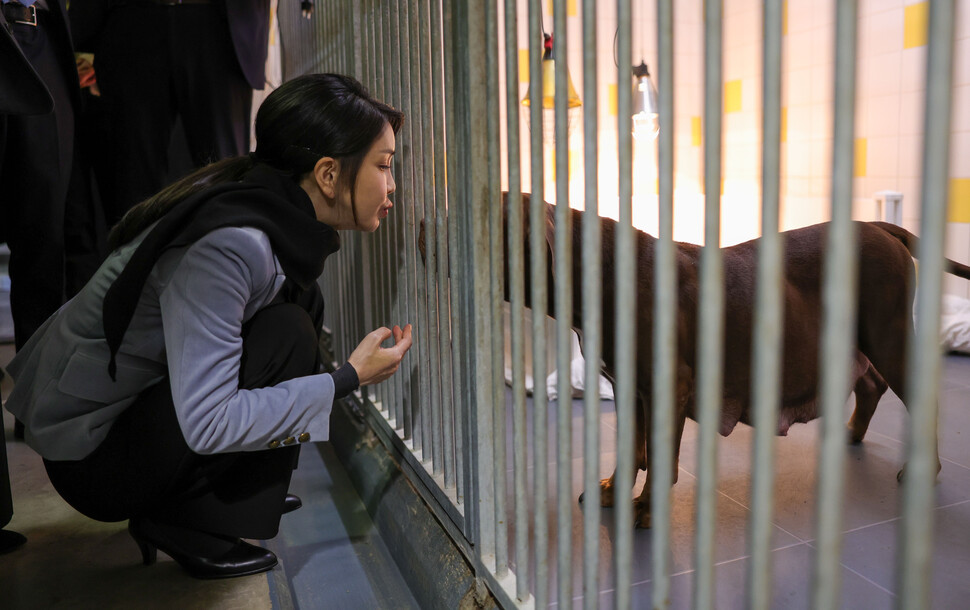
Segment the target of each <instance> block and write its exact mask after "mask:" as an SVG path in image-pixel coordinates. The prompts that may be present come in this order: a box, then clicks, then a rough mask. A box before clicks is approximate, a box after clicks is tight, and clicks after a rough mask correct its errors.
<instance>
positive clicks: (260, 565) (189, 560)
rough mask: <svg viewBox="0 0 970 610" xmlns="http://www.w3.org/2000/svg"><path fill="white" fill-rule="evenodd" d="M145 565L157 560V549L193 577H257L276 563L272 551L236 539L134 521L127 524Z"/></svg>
mask: <svg viewBox="0 0 970 610" xmlns="http://www.w3.org/2000/svg"><path fill="white" fill-rule="evenodd" d="M128 533H130V534H131V537H132V538H134V540H135V543H136V544H137V545H138V549H139V550H140V551H141V557H142V561H143V562H144V564H145V565H146V566H148V565H152V564H153V563H155V561H156V560H157V559H158V550H159V549H161V550H162V551H163V552H164V553H165V554H166V555H168V556H170V557H171V558H172V559H174V560H175V561H176V563H178V564H179V565H180V566H182V569H184V570H185V571H186V572H188V573H189V575H190V576H192V577H194V578H202V579H213V578H233V577H235V576H248V575H250V574H259V573H260V572H265V571H267V570H270V569H272V568H273V567H274V566H275V565H276V564H277V563H279V562H278V560H277V559H276V555H274V554H273V552H272V551H269V550H267V549H264V548H262V547H259V546H256V545H253V544H249V543H248V542H244V541H242V540H240V539H238V538H237V539H228V538H224V537H221V536H216V535H213V534H207V533H205V532H199V531H195V530H190V529H188V528H182V527H178V526H173V525H166V524H161V523H156V522H154V521H152V520H150V519H146V518H144V517H142V518H136V519H131V520H129V521H128Z"/></svg>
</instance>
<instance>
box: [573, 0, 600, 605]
mask: <svg viewBox="0 0 970 610" xmlns="http://www.w3.org/2000/svg"><path fill="white" fill-rule="evenodd" d="M598 58H599V53H598V51H597V48H596V3H595V2H594V1H593V0H585V1H584V2H583V99H584V100H585V102H584V107H583V151H584V155H585V158H584V166H583V174H584V187H585V201H584V202H583V228H582V261H583V262H582V278H580V280H581V281H582V292H583V302H582V307H583V356H584V358H585V366H586V370H585V377H584V380H585V381H584V384H583V387H584V388H585V391H584V392H583V434H584V440H583V497H584V498H585V499H586V501H585V502H584V504H583V607H584V608H588V609H590V610H593V609H595V608H597V607H598V606H599V551H600V548H599V546H600V545H599V536H600V503H599V495H600V486H599V470H600V426H599V421H600V394H599V378H600V362H601V360H602V357H603V356H602V354H603V347H602V345H603V340H602V326H603V301H602V298H603V297H602V294H603V285H602V282H601V280H600V276H601V274H602V272H603V270H602V255H601V253H600V243H601V241H602V239H601V236H600V219H599V199H598V192H597V189H598V186H599V183H598V181H597V171H598V167H599V148H598V146H597V144H598V143H597V139H598V132H597V128H598V124H597V112H598V111H599V105H598V104H597V99H596V96H597V90H596V87H597V83H598V81H597V74H596V61H597V59H598ZM574 279H575V278H574Z"/></svg>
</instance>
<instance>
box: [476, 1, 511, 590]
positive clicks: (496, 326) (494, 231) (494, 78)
mask: <svg viewBox="0 0 970 610" xmlns="http://www.w3.org/2000/svg"><path fill="white" fill-rule="evenodd" d="M499 61H500V58H499V56H498V7H497V6H496V4H495V2H487V3H486V4H485V69H486V72H485V78H486V80H485V83H486V87H485V99H486V106H485V107H486V108H487V109H488V110H487V121H488V122H487V125H488V131H487V138H488V158H489V160H490V163H489V164H488V167H487V171H488V190H487V193H488V195H487V198H486V200H485V202H484V205H485V206H486V207H487V210H488V224H489V232H488V235H489V250H488V261H489V265H490V272H489V278H490V281H489V284H490V287H491V291H490V292H489V293H488V294H489V298H488V306H489V314H490V317H491V320H490V321H489V325H490V328H491V329H492V330H491V333H490V337H489V338H490V340H491V345H490V350H491V351H490V352H487V353H489V354H490V355H491V359H492V362H491V364H492V366H491V379H490V382H491V384H492V402H491V407H492V408H493V409H494V413H493V415H492V422H493V426H494V427H493V432H492V434H493V437H492V443H493V444H494V453H493V458H494V460H495V467H494V479H493V481H494V487H493V488H492V502H493V508H494V510H495V575H496V576H497V577H498V578H502V577H504V576H505V574H506V573H507V572H508V568H509V550H508V546H509V542H508V541H509V537H508V531H507V530H508V526H507V523H508V519H507V518H506V514H505V511H506V490H505V480H506V479H505V474H506V469H507V468H506V442H505V420H506V418H505V411H506V408H505V375H504V368H505V363H504V357H505V333H504V332H503V324H502V300H503V299H502V292H503V291H502V279H503V278H502V275H503V274H502V234H503V231H502V209H501V206H500V205H499V200H498V199H497V195H499V192H500V191H501V188H502V187H501V172H500V168H499V158H500V157H499V156H500V155H501V151H500V148H501V146H500V140H499V138H500V135H499V129H500V124H499V123H500V121H499V103H500V101H499V93H498V91H499V89H498V68H499ZM478 94H479V95H481V92H480V91H479V92H478Z"/></svg>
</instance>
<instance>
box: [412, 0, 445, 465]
mask: <svg viewBox="0 0 970 610" xmlns="http://www.w3.org/2000/svg"><path fill="white" fill-rule="evenodd" d="M429 4H430V2H421V3H420V5H419V7H418V9H419V12H418V42H419V44H420V55H421V61H420V62H419V63H420V65H421V99H422V100H423V103H422V104H421V124H422V125H423V126H424V129H423V130H422V136H423V141H422V143H421V147H422V151H423V158H422V162H421V170H422V174H423V178H424V186H423V193H422V196H423V199H424V227H425V248H424V249H425V252H426V253H427V256H428V260H427V261H426V262H425V279H424V295H425V303H424V305H425V308H426V310H427V319H428V327H427V329H426V333H427V340H428V345H427V354H428V358H427V362H428V369H427V370H428V374H427V375H426V376H425V377H426V378H428V382H429V383H430V387H431V391H430V395H429V400H428V405H429V407H430V414H429V417H428V427H429V430H428V441H429V444H430V446H431V455H430V458H431V461H432V468H433V472H434V474H441V471H442V469H443V468H444V463H443V458H444V456H443V454H442V445H443V440H442V436H441V433H442V430H441V422H442V417H441V408H442V401H441V374H440V371H439V364H440V362H441V350H440V349H439V344H438V339H439V337H440V336H441V333H440V331H437V330H433V328H435V329H436V328H438V282H437V280H436V278H435V271H436V270H437V256H436V254H435V239H436V236H437V226H436V225H435V198H436V197H435V196H436V193H435V188H434V175H433V172H434V169H435V165H434V162H435V150H434V142H433V140H432V131H433V128H432V111H433V104H434V102H433V99H432V94H431V55H432V52H433V49H432V47H431V7H430V6H429Z"/></svg>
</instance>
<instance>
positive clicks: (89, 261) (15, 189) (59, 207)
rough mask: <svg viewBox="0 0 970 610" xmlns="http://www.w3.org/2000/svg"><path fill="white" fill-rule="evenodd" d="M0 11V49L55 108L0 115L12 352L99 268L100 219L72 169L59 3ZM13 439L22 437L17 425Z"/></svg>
mask: <svg viewBox="0 0 970 610" xmlns="http://www.w3.org/2000/svg"><path fill="white" fill-rule="evenodd" d="M0 2H2V7H0V8H2V13H3V21H4V25H3V28H4V40H5V44H7V45H8V47H9V46H10V45H15V46H16V47H17V48H18V53H19V55H20V56H22V57H23V58H25V59H26V60H27V62H28V64H29V65H30V66H31V68H32V70H33V71H34V72H36V74H37V75H38V76H39V77H40V79H41V81H42V83H43V84H44V85H45V87H46V88H47V89H48V91H49V95H50V97H51V98H52V100H53V111H52V112H47V113H42V114H27V115H24V114H10V113H6V114H5V113H2V112H0V227H3V228H2V229H0V240H3V241H6V242H7V245H8V246H9V247H10V265H9V273H10V282H11V289H10V307H11V312H12V314H13V323H14V343H15V347H16V349H20V348H21V347H22V346H23V345H24V344H25V343H26V342H27V340H28V339H29V338H30V336H31V335H32V334H33V333H34V331H36V330H37V328H38V327H39V326H40V325H41V324H42V323H43V322H44V320H45V319H47V317H48V316H50V315H51V314H52V313H53V312H54V311H56V310H57V308H58V307H60V306H61V305H62V304H63V303H64V302H65V301H66V300H67V298H69V297H70V296H72V295H73V294H74V293H75V292H76V291H77V290H78V289H79V288H80V287H81V286H83V285H84V283H85V282H86V281H87V280H88V278H90V277H91V275H93V274H94V271H95V270H96V269H97V267H98V265H99V264H100V262H101V247H100V244H101V242H99V237H98V235H99V231H98V226H99V225H98V221H97V218H98V217H99V216H100V213H96V212H95V211H94V210H93V209H92V207H91V206H92V201H91V198H90V192H89V190H88V188H89V184H88V182H87V180H86V177H85V176H84V175H83V174H82V172H81V171H80V169H79V167H80V166H79V165H78V164H77V163H75V161H76V159H77V155H76V147H77V138H76V137H75V119H76V116H77V114H78V110H79V106H80V100H81V97H80V87H79V80H78V71H77V67H76V63H75V59H74V50H73V48H72V44H71V34H70V29H69V27H68V21H67V11H66V9H65V3H64V2H63V1H62V0H40V1H39V2H35V0H19V1H18V0H0ZM20 86H21V83H20V82H17V83H16V84H14V85H12V86H11V88H10V90H11V91H12V90H14V89H16V88H18V87H20ZM101 234H102V236H103V231H102V232H101ZM14 435H15V436H16V437H18V438H22V437H23V427H22V426H21V425H20V422H17V424H16V427H15V428H14Z"/></svg>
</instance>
